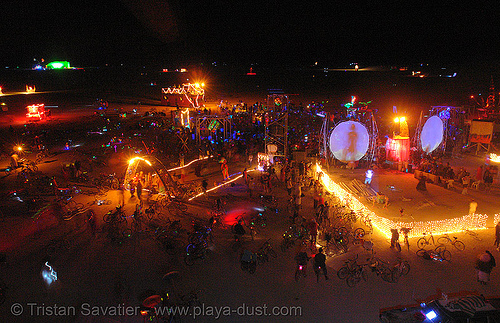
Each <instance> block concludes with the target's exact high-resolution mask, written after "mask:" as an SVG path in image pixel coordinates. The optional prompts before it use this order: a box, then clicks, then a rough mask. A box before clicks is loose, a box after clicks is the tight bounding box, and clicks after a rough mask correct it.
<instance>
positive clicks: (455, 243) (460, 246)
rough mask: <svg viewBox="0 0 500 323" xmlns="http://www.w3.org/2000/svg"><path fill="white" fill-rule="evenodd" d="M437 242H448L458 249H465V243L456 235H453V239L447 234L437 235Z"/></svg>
mask: <svg viewBox="0 0 500 323" xmlns="http://www.w3.org/2000/svg"><path fill="white" fill-rule="evenodd" d="M437 242H438V243H439V244H443V245H444V244H448V243H450V244H451V245H453V246H454V247H455V248H456V249H457V250H458V251H464V250H465V244H464V243H463V242H462V241H460V240H458V238H457V237H453V240H452V239H451V238H450V236H449V235H448V234H445V235H444V237H439V238H438V240H437Z"/></svg>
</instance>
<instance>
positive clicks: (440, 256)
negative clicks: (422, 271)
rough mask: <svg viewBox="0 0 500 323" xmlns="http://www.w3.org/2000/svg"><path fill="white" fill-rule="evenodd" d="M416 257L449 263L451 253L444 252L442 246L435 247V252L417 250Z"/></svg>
mask: <svg viewBox="0 0 500 323" xmlns="http://www.w3.org/2000/svg"><path fill="white" fill-rule="evenodd" d="M417 256H419V257H422V258H424V259H427V260H431V259H432V260H434V261H439V262H443V261H448V262H451V252H450V251H449V250H446V247H445V246H443V245H441V246H437V247H436V249H435V250H425V249H419V250H417Z"/></svg>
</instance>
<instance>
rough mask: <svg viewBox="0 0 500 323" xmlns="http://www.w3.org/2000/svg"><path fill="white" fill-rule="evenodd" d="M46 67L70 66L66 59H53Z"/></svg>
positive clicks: (60, 67) (59, 67)
mask: <svg viewBox="0 0 500 323" xmlns="http://www.w3.org/2000/svg"><path fill="white" fill-rule="evenodd" d="M47 68H48V69H62V68H71V67H70V65H69V62H68V61H55V62H51V63H49V64H47Z"/></svg>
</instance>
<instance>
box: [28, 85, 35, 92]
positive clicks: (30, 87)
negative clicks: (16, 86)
mask: <svg viewBox="0 0 500 323" xmlns="http://www.w3.org/2000/svg"><path fill="white" fill-rule="evenodd" d="M35 91H36V88H35V86H34V85H26V93H35Z"/></svg>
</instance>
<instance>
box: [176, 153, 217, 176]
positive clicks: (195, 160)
mask: <svg viewBox="0 0 500 323" xmlns="http://www.w3.org/2000/svg"><path fill="white" fill-rule="evenodd" d="M211 157H213V156H205V157H202V158H198V159H194V160H192V161H190V162H189V163H187V164H186V165H184V166H179V167H175V168H171V169H167V172H171V171H174V170H178V169H181V168H184V167H188V166H189V165H191V164H192V163H194V162H197V161H200V160H204V159H208V158H211Z"/></svg>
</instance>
